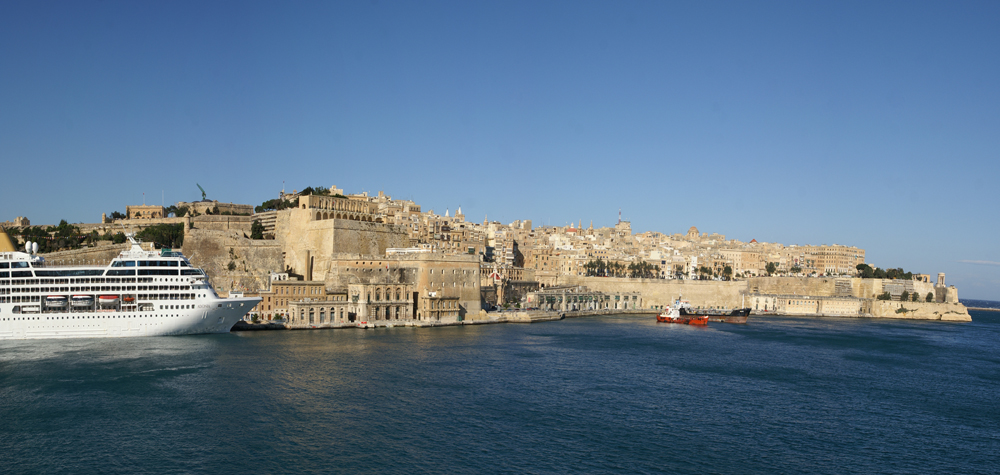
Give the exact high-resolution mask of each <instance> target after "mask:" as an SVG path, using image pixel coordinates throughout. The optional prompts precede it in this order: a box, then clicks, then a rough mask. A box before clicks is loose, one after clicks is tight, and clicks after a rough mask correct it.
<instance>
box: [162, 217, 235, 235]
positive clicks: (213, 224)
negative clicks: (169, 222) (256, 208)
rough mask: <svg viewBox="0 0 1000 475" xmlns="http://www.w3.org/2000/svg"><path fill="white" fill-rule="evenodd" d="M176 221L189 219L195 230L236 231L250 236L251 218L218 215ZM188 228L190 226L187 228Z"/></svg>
mask: <svg viewBox="0 0 1000 475" xmlns="http://www.w3.org/2000/svg"><path fill="white" fill-rule="evenodd" d="M178 219H184V220H187V219H190V223H191V226H194V227H195V228H197V229H204V230H215V231H236V232H241V233H244V234H246V235H247V236H249V235H250V225H251V224H252V220H253V217H251V216H228V215H226V216H220V215H202V216H195V217H193V218H178ZM188 227H190V226H188Z"/></svg>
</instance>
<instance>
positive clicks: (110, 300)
mask: <svg viewBox="0 0 1000 475" xmlns="http://www.w3.org/2000/svg"><path fill="white" fill-rule="evenodd" d="M97 303H99V304H101V305H107V306H110V305H115V304H117V303H118V296H117V295H102V296H100V297H97Z"/></svg>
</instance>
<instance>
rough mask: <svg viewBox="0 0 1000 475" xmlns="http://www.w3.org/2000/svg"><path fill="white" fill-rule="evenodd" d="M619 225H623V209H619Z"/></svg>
mask: <svg viewBox="0 0 1000 475" xmlns="http://www.w3.org/2000/svg"><path fill="white" fill-rule="evenodd" d="M618 224H622V209H621V208H618Z"/></svg>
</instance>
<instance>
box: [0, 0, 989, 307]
mask: <svg viewBox="0 0 1000 475" xmlns="http://www.w3.org/2000/svg"><path fill="white" fill-rule="evenodd" d="M998 24H1000V2H995V1H988V2H941V1H935V2H915V1H904V2H868V1H865V2H853V3H852V2H802V1H792V2H689V1H685V2H666V1H655V2H638V1H632V2H612V1H607V2H583V1H564V2H539V1H529V2H510V1H504V2H468V1H456V2H430V1H419V2H414V1H402V2H390V1H376V2H360V1H349V2H347V1H345V2H327V1H324V2H304V1H297V2H262V3H256V2H247V1H234V2H179V1H171V2H134V1H128V2H65V3H58V2H27V1H22V2H6V3H4V4H3V5H0V157H2V158H0V159H2V164H3V173H2V176H4V177H5V180H4V183H3V185H2V186H0V198H2V208H0V209H2V213H0V220H9V219H13V218H14V217H15V216H27V217H28V218H29V219H31V220H32V222H33V223H37V224H51V223H56V222H58V220H60V219H66V220H68V221H70V222H95V221H96V220H97V219H98V218H99V217H100V214H101V213H102V212H109V213H110V212H111V211H115V210H117V211H124V209H125V205H126V204H133V203H134V204H139V203H141V201H142V194H143V193H145V194H146V202H147V203H159V202H160V201H161V194H162V196H164V197H165V201H166V203H167V204H170V203H174V202H177V201H182V200H185V201H190V200H196V199H200V198H201V195H200V192H199V191H198V188H197V187H196V186H195V183H200V184H201V185H202V186H203V187H205V189H206V190H207V191H208V194H209V198H214V199H218V200H221V201H227V202H228V201H232V202H237V203H250V204H259V203H260V202H262V201H264V200H266V199H269V198H273V197H275V196H277V193H278V192H279V190H280V189H281V186H282V180H284V181H285V182H286V184H285V187H286V188H287V189H288V190H292V189H301V188H304V187H306V186H310V185H311V186H317V185H320V186H330V185H337V186H339V187H341V188H344V189H345V190H346V191H347V192H349V193H351V192H361V191H370V192H373V193H374V192H378V191H379V190H384V191H385V192H386V193H388V194H390V195H392V196H393V197H395V198H408V199H413V200H415V201H417V202H418V203H420V204H421V205H423V206H424V209H433V210H435V211H437V212H439V213H443V212H444V211H445V209H446V208H450V209H451V210H452V211H453V212H454V210H455V208H456V207H457V206H459V205H461V206H462V208H463V210H464V211H465V213H466V215H467V216H468V218H469V219H470V220H475V221H481V220H482V219H483V217H484V215H486V214H488V215H489V217H490V219H491V220H500V221H502V222H510V221H513V220H515V219H531V220H532V221H533V222H534V223H535V224H536V225H541V224H552V225H564V224H567V223H569V222H577V221H578V220H583V222H584V225H587V224H589V223H590V221H591V220H593V222H594V225H595V226H607V225H612V224H613V223H614V222H615V220H616V219H617V213H618V209H619V207H620V208H622V210H623V211H622V212H623V217H624V218H625V219H628V220H630V221H631V222H632V228H633V230H635V231H636V232H642V231H647V230H655V231H662V232H666V233H675V232H684V231H686V230H687V228H688V227H690V226H692V225H693V226H697V227H698V228H699V229H700V230H702V231H706V232H718V233H722V234H725V235H726V236H727V237H730V238H736V239H741V240H744V241H749V240H750V239H754V238H755V239H757V240H758V241H770V242H781V243H785V244H824V243H825V244H831V243H837V244H847V245H855V246H858V247H861V248H864V249H866V250H867V253H868V254H867V255H868V260H869V261H870V262H871V263H873V264H875V265H878V266H881V267H903V268H905V269H906V270H912V271H915V272H925V273H931V274H934V273H937V272H946V273H947V274H948V282H949V283H952V284H955V285H958V286H959V295H960V296H962V297H964V298H986V299H996V300H1000V247H998V246H997V244H996V242H997V239H998V236H1000V232H998V231H1000V229H998V222H997V214H998V213H997V211H998V210H997V202H998V201H997V198H996V196H997V193H998V190H997V187H996V181H997V178H998V175H1000V174H998V171H1000V170H998V169H1000V163H998V160H997V158H998V157H997V155H998V153H997V152H998V150H1000V148H998V145H1000V87H998V86H997V84H998V82H997V81H998V78H1000V74H998V73H1000V67H998V66H1000V65H998V59H1000V28H998V27H997V25H998ZM968 261H978V262H983V263H979V264H976V263H970V262H968Z"/></svg>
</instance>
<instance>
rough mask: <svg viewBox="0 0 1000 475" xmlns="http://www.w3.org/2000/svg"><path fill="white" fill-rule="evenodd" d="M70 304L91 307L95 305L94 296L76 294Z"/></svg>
mask: <svg viewBox="0 0 1000 475" xmlns="http://www.w3.org/2000/svg"><path fill="white" fill-rule="evenodd" d="M70 304H71V305H73V306H74V307H89V306H91V305H94V297H92V296H90V295H74V296H73V297H72V298H71V299H70Z"/></svg>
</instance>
